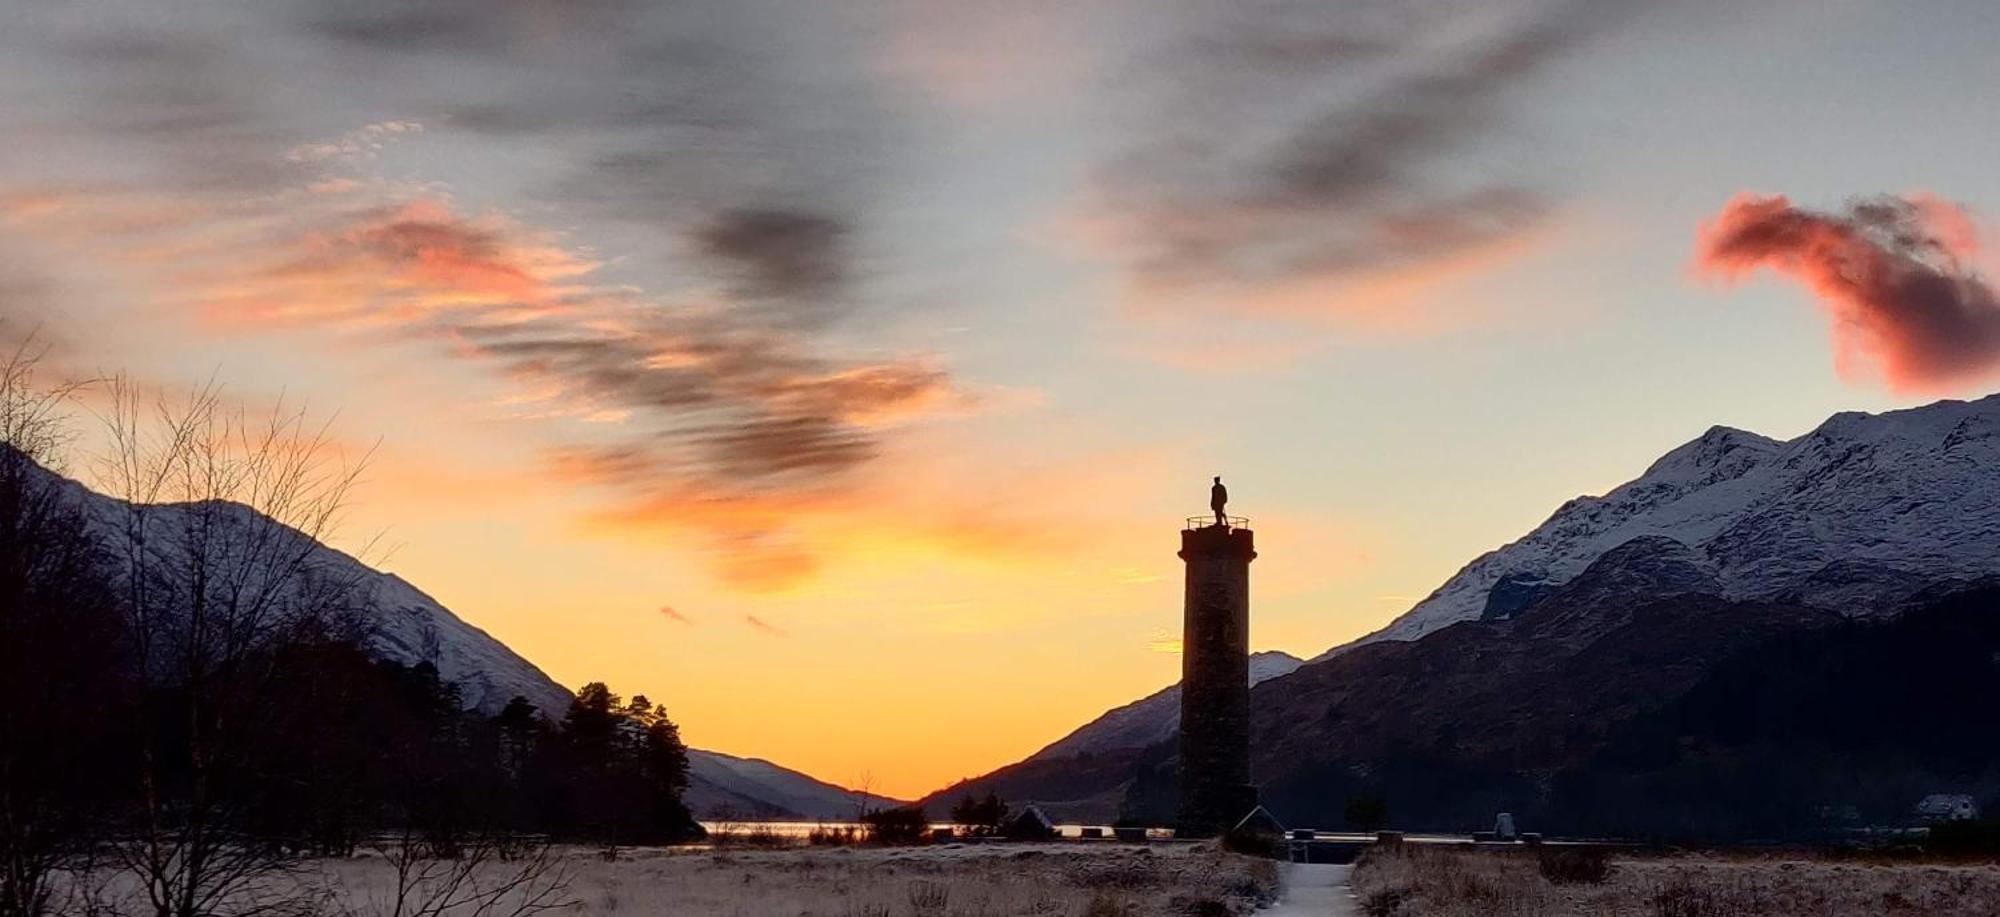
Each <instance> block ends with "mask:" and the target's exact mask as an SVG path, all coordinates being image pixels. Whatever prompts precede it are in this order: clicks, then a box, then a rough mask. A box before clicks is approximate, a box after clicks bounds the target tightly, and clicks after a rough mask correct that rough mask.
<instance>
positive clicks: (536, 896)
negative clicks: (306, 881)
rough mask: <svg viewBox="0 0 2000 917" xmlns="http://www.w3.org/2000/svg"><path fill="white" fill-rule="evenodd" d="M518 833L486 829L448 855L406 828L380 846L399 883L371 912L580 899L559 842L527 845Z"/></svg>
mask: <svg viewBox="0 0 2000 917" xmlns="http://www.w3.org/2000/svg"><path fill="white" fill-rule="evenodd" d="M517 840H518V839H515V838H509V837H506V836H503V835H482V836H480V837H477V838H474V839H472V840H471V841H469V842H466V843H459V844H454V845H452V848H451V850H450V851H449V854H450V855H444V852H443V851H440V850H438V849H436V848H435V847H434V846H433V845H431V844H430V843H429V842H428V841H426V840H425V839H424V837H423V835H422V834H421V833H420V832H418V831H415V830H412V829H409V828H405V829H404V830H403V831H402V832H400V833H399V834H397V835H395V836H394V837H393V838H390V839H388V840H387V841H385V842H384V843H383V844H381V845H378V846H377V848H376V850H377V852H378V853H380V854H381V856H382V858H383V860H384V861H386V862H387V863H388V864H389V866H390V868H391V870H393V872H394V873H395V877H396V883H395V885H394V886H393V887H392V888H391V889H390V890H389V892H388V893H387V894H386V895H385V896H382V897H378V898H376V899H375V900H373V901H372V902H370V904H371V909H372V912H373V913H372V914H371V915H370V917H534V915H536V914H540V913H542V912H544V911H554V910H562V909H566V908H570V907H573V906H575V905H576V901H574V900H573V899H571V898H570V897H569V882H570V875H569V870H568V868H567V867H566V866H565V864H564V863H563V862H562V859H561V857H560V856H559V855H558V854H557V853H556V852H555V850H554V849H553V848H552V847H550V846H549V845H548V844H547V843H545V842H542V843H536V844H535V845H534V846H533V847H532V848H530V849H528V850H527V851H526V852H525V853H521V852H519V851H518V850H516V849H515V847H516V841H517Z"/></svg>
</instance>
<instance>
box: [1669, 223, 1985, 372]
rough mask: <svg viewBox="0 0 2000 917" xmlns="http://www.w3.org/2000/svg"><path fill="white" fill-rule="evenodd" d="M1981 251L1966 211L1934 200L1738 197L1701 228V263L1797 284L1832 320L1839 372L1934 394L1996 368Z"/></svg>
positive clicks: (1728, 275)
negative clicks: (1832, 202)
mask: <svg viewBox="0 0 2000 917" xmlns="http://www.w3.org/2000/svg"><path fill="white" fill-rule="evenodd" d="M1978 253H1979V248H1978V236H1977V232H1976V231H1975V229H1974V226H1973V222H1972V220H1971V218H1970V217H1969V216H1968V215H1967V214H1966V212H1965V211H1964V210H1963V209H1962V208H1960V207H1958V206H1956V205H1953V204H1951V203H1948V202H1946V201H1942V200H1939V199H1937V198H1934V197H1931V196H1928V195H1915V196H1910V197H1893V196H1880V197H1871V198H1865V199H1861V200H1857V201H1854V202H1852V203H1850V204H1848V206H1847V208H1846V209H1845V211H1843V212H1831V213H1830V212H1822V211H1815V210H1808V209H1805V208H1802V207H1798V206H1795V205H1794V204H1793V203H1792V202H1791V201H1790V200H1789V199H1787V198H1785V197H1784V196H1782V195H1777V196H1769V197H1766V196H1759V195H1753V194H1743V195H1738V196H1737V197H1736V198H1735V199H1734V200H1731V201H1730V202H1729V204H1728V205H1727V206H1725V207H1724V208H1723V209H1722V212H1721V213H1720V214H1718V215H1717V216H1716V217H1715V219H1713V220H1711V221H1709V222H1707V223H1705V224H1703V225H1702V227H1701V229H1700V231H1699V233H1698V234H1697V241H1696V254H1695V264H1696V267H1697V269H1698V270H1700V271H1702V272H1704V273H1706V274H1709V275H1711V276H1715V277H1719V278H1721V279H1723V280H1726V281H1735V280H1739V279H1741V278H1742V277H1743V276H1744V275H1746V274H1750V273H1753V272H1755V271H1756V270H1758V269H1760V268H1763V269H1769V270H1771V271H1773V272H1776V273H1778V274H1780V275H1782V276H1786V277H1790V278H1791V279H1793V280H1796V281H1798V282H1799V283H1801V284H1803V285H1804V286H1805V287H1806V289H1807V290H1809V291H1811V292H1812V294H1813V295H1814V297H1815V298H1816V299H1817V300H1818V302H1819V305H1820V307H1821V308H1822V309H1823V310H1824V311H1825V312H1826V314H1827V318H1828V319H1830V320H1831V323H1832V324H1831V328H1832V334H1833V345H1834V365H1835V368H1836V370H1837V371H1838V372H1839V373H1840V374H1841V375H1842V376H1843V377H1845V378H1848V379H1867V378H1870V377H1874V378H1879V379H1880V380H1881V382H1882V383H1883V384H1885V385H1886V386H1887V387H1888V388H1889V389H1890V390H1891V391H1895V392H1903V393H1929V392H1939V391H1947V390H1952V389H1957V388H1962V387H1964V386H1966V385H1968V384H1972V383H1975V382H1978V381H1981V380H1983V379H1987V378H1990V377H1991V376H1993V375H1994V372H1995V370H1996V369H2000V300H1996V298H1995V295H1994V291H1993V288H1992V287H1991V286H1990V285H1988V284H1987V282H1986V281H1985V279H1984V278H1982V277H1980V276H1979V275H1978V273H1977V272H1976V271H1974V270H1973V269H1972V267H1971V265H1970V263H1969V262H1971V261H1972V260H1973V259H1974V258H1976V257H1977V255H1978Z"/></svg>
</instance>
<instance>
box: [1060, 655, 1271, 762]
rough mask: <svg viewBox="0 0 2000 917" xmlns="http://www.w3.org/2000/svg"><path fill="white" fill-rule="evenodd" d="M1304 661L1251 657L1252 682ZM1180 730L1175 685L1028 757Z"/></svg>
mask: <svg viewBox="0 0 2000 917" xmlns="http://www.w3.org/2000/svg"><path fill="white" fill-rule="evenodd" d="M1304 664H1305V663H1304V661H1303V660H1301V659H1299V658H1298V657H1297V656H1293V655H1291V654H1289V653H1282V652H1278V651H1276V650H1270V651H1267V652H1262V653H1253V654H1251V656H1250V683H1251V684H1252V685H1256V684H1259V683H1262V682H1264V681H1268V680H1270V679H1273V678H1276V677H1278V676H1280V675H1290V674H1291V673H1292V672H1293V671H1294V670H1296V669H1298V667H1299V666H1301V665H1304ZM1180 728H1181V686H1180V683H1179V682H1175V683H1173V684H1172V685H1169V686H1167V687H1165V688H1161V689H1160V690H1158V691H1155V692H1153V693H1152V694H1149V695H1147V696H1145V697H1144V698H1141V699H1139V700H1136V701H1133V702H1131V703H1129V704H1126V705H1125V706H1123V707H1117V708H1114V709H1112V710H1109V711H1106V712H1105V713H1104V715H1102V716H1099V717H1098V718H1097V719H1094V720H1091V721H1090V722H1088V723H1085V724H1084V725H1082V726H1080V727H1077V729H1076V731H1075V732H1072V733H1070V734H1069V735H1066V736H1063V737H1062V738H1060V739H1057V740H1056V741H1055V742H1053V743H1050V745H1049V746H1048V747H1047V748H1044V749H1042V750H1041V751H1038V752H1035V753H1034V754H1033V755H1030V756H1028V760H1029V761H1049V760H1054V759H1057V758H1068V757H1073V756H1075V755H1081V754H1088V753H1092V752H1103V751H1111V750H1114V749H1120V748H1145V747H1146V746H1148V745H1153V744H1156V743H1159V742H1164V741H1166V740H1168V739H1171V738H1173V737H1174V733H1176V732H1179V731H1180Z"/></svg>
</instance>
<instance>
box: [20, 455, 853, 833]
mask: <svg viewBox="0 0 2000 917" xmlns="http://www.w3.org/2000/svg"><path fill="white" fill-rule="evenodd" d="M0 448H7V447H5V446H4V445H0ZM44 473H46V474H48V475H49V477H50V480H51V482H52V483H54V484H55V485H56V486H59V487H62V488H64V489H65V490H66V491H67V492H69V493H70V494H72V495H73V496H74V497H75V498H76V499H77V500H78V501H79V502H80V503H81V505H83V506H84V507H85V508H86V510H87V511H88V513H89V515H90V518H91V521H92V525H93V526H95V527H96V528H97V529H98V532H99V534H100V536H102V537H106V538H123V537H124V536H123V526H124V525H125V521H126V519H127V518H128V514H127V512H126V508H125V504H124V502H123V501H120V500H118V499H115V498H113V497H108V496H105V495H103V494H99V493H97V492H95V491H92V490H90V489H89V488H87V487H85V486H83V485H82V484H80V483H78V482H76V481H71V480H68V479H66V478H62V477H60V476H57V475H55V474H54V473H52V472H46V471H45V472H44ZM225 509H226V510H227V512H226V513H224V514H222V518H223V519H226V520H230V524H233V525H234V526H236V528H237V529H239V530H241V531H246V532H247V531H252V530H257V531H270V529H269V526H271V525H276V523H274V522H271V521H270V520H269V518H268V517H263V516H259V515H258V514H256V513H255V512H254V511H253V510H251V509H250V508H249V507H246V506H241V505H238V504H228V505H227V506H226V507H225ZM188 512H189V507H187V506H181V505H173V504H167V505H160V506H155V507H152V508H150V509H149V510H148V513H147V517H148V522H147V527H148V538H149V540H150V541H152V542H154V543H155V544H167V543H172V541H173V539H175V538H176V537H179V536H178V535H177V533H179V532H181V531H183V530H184V527H185V524H186V519H185V517H186V514H187V513H188ZM282 534H283V535H284V537H289V538H297V539H304V538H305V537H306V536H305V535H303V534H301V533H298V532H296V531H293V530H290V529H284V530H283V532H282ZM307 565H308V566H309V567H311V568H312V569H314V570H316V571H318V572H319V573H320V574H322V575H323V576H325V577H328V578H331V579H334V580H337V581H341V582H352V583H356V584H357V593H358V598H359V601H358V604H359V605H360V607H361V611H362V617H363V618H364V624H365V625H366V628H365V636H364V640H365V644H366V645H365V647H364V648H365V649H366V650H367V651H368V653H369V654H370V655H372V656H374V657H375V658H378V659H384V660H388V661H392V662H396V663H399V664H402V665H415V664H417V663H420V662H428V663H430V664H432V665H433V666H436V667H437V670H438V674H439V675H440V676H441V677H442V678H444V679H445V680H446V681H449V682H452V683H453V684H454V685H456V686H457V687H458V690H459V695H460V697H461V698H462V699H463V700H464V701H465V704H466V707H467V708H468V709H473V710H477V711H479V712H481V713H484V714H488V715H491V714H495V713H498V712H499V711H500V710H501V708H503V707H505V706H506V705H507V702H508V701H509V700H512V699H513V698H515V697H517V696H518V697H526V698H527V699H528V701H529V702H530V703H532V704H534V705H535V707H536V708H537V709H539V710H540V711H541V712H542V713H543V714H544V715H545V716H548V717H550V718H551V719H560V718H561V717H562V715H563V713H564V711H566V710H567V709H568V708H569V703H570V699H571V697H572V696H573V695H572V694H571V692H570V690H569V689H567V688H564V687H563V686H562V685H559V684H557V683H556V682H555V680H554V679H551V678H550V677H549V676H548V675H547V673H544V672H543V671H542V670H541V669H540V668H538V667H536V666H535V664H534V663H532V662H529V661H528V660H527V659H525V658H523V657H522V656H521V655H520V654H518V653H516V652H514V651H513V649H511V648H510V647H508V646H507V645H506V644H504V643H501V642H500V641H499V640H497V639H494V637H493V636H492V635H490V634H488V633H486V632H485V631H483V630H480V629H479V628H477V627H474V626H473V625H471V624H468V623H466V622H465V620H464V619H462V618H460V617H459V616H458V615H456V614H453V613H452V612H451V610H450V609H448V608H446V607H444V605H443V604H441V603H439V602H438V601H437V600H436V599H434V598H431V597H430V596H429V595H426V594H425V593H424V592H423V591H422V590H419V589H418V588H417V587H416V586H414V585H412V584H411V583H409V582H408V581H406V580H404V579H403V578H402V577H399V576H396V575H394V574H390V573H383V572H381V571H379V570H375V569H373V568H371V567H369V566H367V565H366V564H364V563H362V562H361V561H359V560H357V559H355V558H354V557H352V556H350V555H348V554H346V553H343V552H341V551H338V550H336V549H334V548H331V547H328V546H326V545H323V544H316V545H315V546H314V547H313V549H312V551H311V553H310V556H309V558H308V560H307ZM689 760H690V771H691V773H690V775H689V784H690V785H689V788H688V793H687V800H686V801H687V804H688V808H689V810H690V811H692V812H693V813H694V815H695V817H697V818H708V817H712V816H713V815H715V814H718V813H722V812H730V813H736V814H737V815H738V816H739V817H740V816H743V815H745V814H747V813H753V812H754V813H755V815H754V816H753V817H760V818H783V819H797V818H803V819H816V818H832V817H836V816H840V815H841V814H842V813H845V816H844V817H852V815H853V812H852V802H851V801H852V799H853V798H854V794H852V793H851V792H849V791H848V790H845V789H842V788H840V787H837V786H833V785H832V784H828V783H825V782H823V781H820V780H816V779H814V778H812V777H810V776H807V775H805V774H802V773H799V772H798V771H794V770H789V769H787V768H783V767H779V766H778V765H775V764H772V763H770V762H768V761H757V760H750V759H744V758H737V757H734V756H731V755H725V754H722V753H720V752H711V751H703V750H700V749H689Z"/></svg>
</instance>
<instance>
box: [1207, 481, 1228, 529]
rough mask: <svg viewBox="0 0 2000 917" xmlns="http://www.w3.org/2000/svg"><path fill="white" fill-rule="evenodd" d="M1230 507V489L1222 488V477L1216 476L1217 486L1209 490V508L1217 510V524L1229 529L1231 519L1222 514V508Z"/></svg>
mask: <svg viewBox="0 0 2000 917" xmlns="http://www.w3.org/2000/svg"><path fill="white" fill-rule="evenodd" d="M1228 505H1229V488H1227V487H1224V486H1222V476H1221V475H1216V476H1215V486H1214V487H1211V488H1209V489H1208V508H1209V509H1212V510H1215V524H1216V525H1218V526H1221V527H1223V528H1228V527H1229V517H1228V516H1225V515H1223V514H1222V508H1223V507H1225V506H1228Z"/></svg>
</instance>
